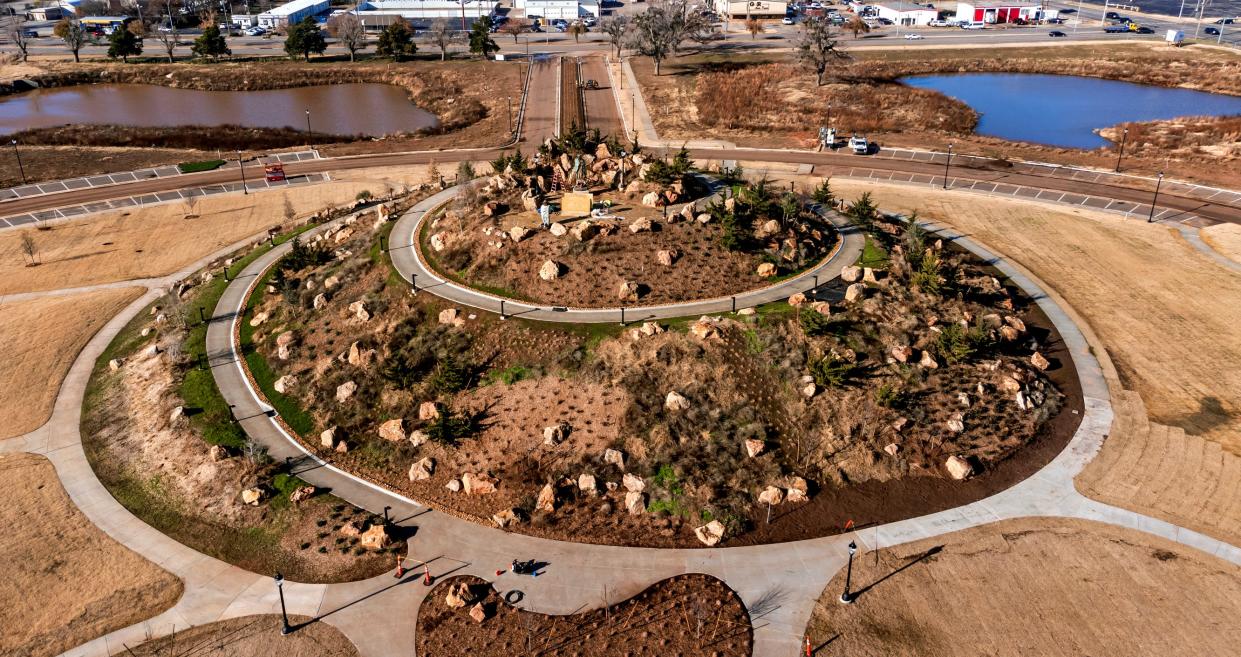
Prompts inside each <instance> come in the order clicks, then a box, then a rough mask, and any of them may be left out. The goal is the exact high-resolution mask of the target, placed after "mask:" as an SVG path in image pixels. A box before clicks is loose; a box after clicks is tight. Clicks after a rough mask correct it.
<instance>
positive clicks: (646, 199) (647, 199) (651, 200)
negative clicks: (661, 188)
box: [642, 192, 663, 208]
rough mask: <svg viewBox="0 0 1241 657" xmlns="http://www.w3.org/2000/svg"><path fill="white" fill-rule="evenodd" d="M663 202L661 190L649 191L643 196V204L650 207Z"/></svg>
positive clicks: (657, 205)
mask: <svg viewBox="0 0 1241 657" xmlns="http://www.w3.org/2000/svg"><path fill="white" fill-rule="evenodd" d="M661 202H663V198H662V197H661V196H660V195H659V192H649V193H647V194H646V195H645V196H643V197H642V205H645V206H647V207H648V208H656V207H659V204H660V203H661Z"/></svg>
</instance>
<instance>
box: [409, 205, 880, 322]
mask: <svg viewBox="0 0 1241 657" xmlns="http://www.w3.org/2000/svg"><path fill="white" fill-rule="evenodd" d="M457 189H458V188H456V187H452V188H449V189H446V190H444V191H442V192H440V193H438V194H435V195H434V196H431V197H430V198H427V199H425V200H423V201H421V202H419V203H418V204H416V205H415V206H414V207H413V208H411V209H410V210H409V211H408V212H406V213H405V214H404V215H402V216H401V218H400V219H398V220H397V223H396V225H395V226H393V228H392V236H391V238H390V239H391V257H392V264H393V266H394V267H396V270H397V271H398V272H399V273H400V274H401V278H403V279H405V280H406V281H410V282H411V283H412V284H416V286H417V289H418V290H419V291H420V292H423V291H425V292H430V293H431V294H434V295H436V296H438V297H442V298H444V299H447V300H449V301H452V302H454V303H459V304H461V305H464V306H469V307H471V308H477V309H479V310H484V311H487V312H492V313H497V314H498V313H500V312H502V311H503V312H504V314H506V315H508V316H511V317H522V318H524V319H532V320H538V321H544V322H571V323H579V324H581V323H585V324H590V323H606V322H622V321H623V322H625V323H633V322H642V321H646V320H653V319H668V318H672V317H687V316H696V315H709V314H713V313H727V312H731V311H736V310H739V309H742V308H750V307H753V306H759V305H762V304H765V303H771V302H773V301H783V300H785V299H787V298H789V297H790V296H791V295H793V294H795V293H798V292H808V291H810V290H813V289H814V288H817V287H818V286H819V285H820V284H824V283H827V282H828V281H831V280H833V279H835V278H836V277H838V276H840V270H841V269H842V268H844V267H845V266H847V265H851V264H853V263H854V262H856V261H857V259H858V256H860V255H861V253H862V246H863V243H864V241H865V240H864V239H863V237H862V235H861V233H859V232H858V231H857V230H856V229H855V228H854V227H853V226H850V225H849V223H848V222H847V221H845V220H844V219H843V218H842V217H840V216H839V215H837V214H836V213H828V214H827V215H826V216H827V217H828V218H829V220H830V221H832V223H833V224H834V225H835V226H836V227H837V229H838V230H840V232H841V236H842V238H843V239H842V240H841V243H840V244H839V245H838V246H837V248H836V250H835V251H834V252H833V253H832V254H831V256H830V257H828V258H827V259H825V260H823V261H822V262H820V263H819V264H817V265H815V266H814V267H811V268H810V269H808V270H806V271H805V272H802V273H801V274H798V275H797V276H794V277H792V278H789V279H786V280H784V281H781V282H779V283H776V284H774V285H771V286H768V287H765V288H762V289H758V290H751V291H749V292H744V293H741V294H737V295H735V296H731V297H719V298H715V299H706V300H702V301H691V302H686V303H676V304H664V305H658V306H634V307H630V308H626V309H624V310H622V309H621V308H619V307H614V308H599V309H582V308H564V307H558V306H553V305H550V304H530V303H526V302H523V301H515V300H511V299H505V300H503V303H502V300H501V299H500V297H497V296H495V295H491V294H487V293H485V292H480V291H478V290H474V289H471V288H468V287H465V286H462V285H458V284H457V283H454V282H452V281H449V280H446V279H444V278H443V277H441V276H440V275H439V274H438V273H436V272H434V271H432V270H431V268H430V267H428V266H427V265H426V263H425V261H424V259H423V258H422V256H421V253H420V251H421V245H419V244H418V243H417V242H418V239H417V236H418V234H419V230H420V228H421V226H422V222H423V219H425V218H426V216H427V213H429V212H431V211H432V210H434V209H435V208H438V207H440V206H441V205H443V204H445V203H447V202H448V201H450V200H452V198H453V197H455V196H456V194H457ZM674 209H675V210H679V209H680V206H676V207H675V208H670V209H669V212H672V211H673V210H674Z"/></svg>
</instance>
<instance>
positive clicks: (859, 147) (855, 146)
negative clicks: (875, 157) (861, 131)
mask: <svg viewBox="0 0 1241 657" xmlns="http://www.w3.org/2000/svg"><path fill="white" fill-rule="evenodd" d="M849 150H851V151H853V153H854V154H855V155H866V154H867V153H869V152H870V142H868V141H866V137H862V136H859V135H853V136H852V137H850V138H849Z"/></svg>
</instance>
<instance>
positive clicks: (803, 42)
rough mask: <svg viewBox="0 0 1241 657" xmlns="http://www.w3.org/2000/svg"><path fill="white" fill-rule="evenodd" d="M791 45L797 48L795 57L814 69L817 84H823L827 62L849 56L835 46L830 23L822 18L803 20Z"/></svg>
mask: <svg viewBox="0 0 1241 657" xmlns="http://www.w3.org/2000/svg"><path fill="white" fill-rule="evenodd" d="M793 47H794V48H795V49H796V50H797V59H798V60H800V61H801V63H802V64H803V65H805V66H806V68H809V69H810V70H812V71H814V74H815V82H816V84H818V85H819V86H823V74H824V73H826V72H827V66H828V64H830V63H831V62H832V61H833V60H839V59H848V58H849V56H848V55H846V54H845V53H844V52H842V51H841V50H839V49H838V48H837V44H836V39H835V38H834V36H833V35H832V26H831V24H829V23H828V22H827V21H825V20H823V19H822V18H810V19H807V20H806V21H803V22H802V24H801V33H800V34H798V35H797V39H796V40H795V41H794V42H793Z"/></svg>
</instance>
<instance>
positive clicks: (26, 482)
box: [0, 396, 182, 657]
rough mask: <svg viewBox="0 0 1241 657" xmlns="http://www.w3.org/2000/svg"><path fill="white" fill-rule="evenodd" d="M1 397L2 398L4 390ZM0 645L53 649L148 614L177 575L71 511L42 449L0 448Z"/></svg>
mask: <svg viewBox="0 0 1241 657" xmlns="http://www.w3.org/2000/svg"><path fill="white" fill-rule="evenodd" d="M5 399H6V405H7V400H8V399H9V398H8V397H7V396H6V397H5ZM0 479H2V480H3V481H4V484H5V503H4V504H3V505H0V524H3V526H4V527H6V528H8V530H9V531H6V532H5V537H4V539H3V540H0V600H4V601H6V602H5V604H3V605H0V627H3V628H4V629H3V631H0V653H4V654H6V655H23V656H28V657H42V656H45V655H55V654H58V653H60V652H62V651H64V650H68V649H69V648H72V647H74V646H76V645H79V644H81V643H84V642H86V641H89V640H91V639H94V638H96V637H99V636H102V635H104V634H106V633H108V632H111V631H113V630H117V629H120V628H122V627H125V626H128V625H131V624H133V623H136V622H138V621H141V620H143V619H146V618H150V617H152V616H154V615H156V614H158V613H160V612H161V611H163V610H165V609H167V608H168V607H170V606H172V605H173V603H175V602H176V601H177V598H179V597H180V596H181V590H182V585H181V581H180V580H178V579H177V578H176V577H173V576H172V575H170V574H169V573H167V572H165V571H163V570H161V569H160V568H158V567H156V566H155V565H154V564H152V563H150V562H148V561H146V560H145V559H143V558H142V557H140V556H138V555H137V554H134V553H133V552H131V551H129V549H127V548H125V547H122V546H121V545H119V544H118V543H116V542H115V541H113V540H112V539H111V538H109V537H108V536H107V535H105V534H104V533H103V532H102V531H100V530H99V529H96V528H95V526H94V525H92V524H91V523H90V521H89V520H87V519H86V517H84V516H83V515H82V513H81V512H80V511H78V509H77V507H75V506H74V505H73V503H72V502H71V501H70V499H69V496H68V495H66V494H65V491H64V489H63V488H61V486H60V483H59V482H58V481H57V479H56V471H55V469H54V468H53V467H52V464H51V463H50V462H48V460H47V459H45V458H43V457H42V456H35V455H33V454H8V455H3V456H0Z"/></svg>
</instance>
